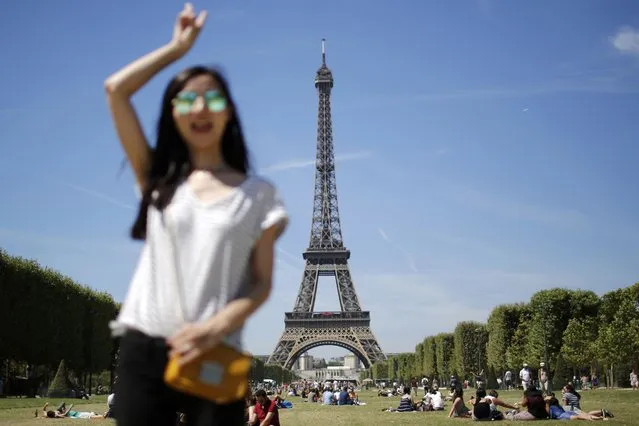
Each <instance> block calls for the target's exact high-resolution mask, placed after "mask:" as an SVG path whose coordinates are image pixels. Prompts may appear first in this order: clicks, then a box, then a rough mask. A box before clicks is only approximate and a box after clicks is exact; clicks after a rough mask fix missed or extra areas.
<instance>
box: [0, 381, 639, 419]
mask: <svg viewBox="0 0 639 426" xmlns="http://www.w3.org/2000/svg"><path fill="white" fill-rule="evenodd" d="M471 392H472V390H469V391H468V392H467V393H466V395H465V397H469V396H470V395H471ZM519 395H520V392H503V393H500V397H503V399H504V400H506V401H508V402H511V403H514V402H516V401H517V400H518V398H519ZM582 395H583V398H582V408H583V409H585V410H597V409H600V408H604V407H605V408H607V409H609V410H610V411H612V412H613V413H614V415H615V418H614V419H611V420H610V421H608V422H607V423H606V424H611V423H614V424H619V425H639V392H633V391H630V390H597V391H595V392H590V391H589V392H583V394H582ZM360 399H361V400H362V401H364V402H366V403H367V405H366V406H354V407H334V406H322V405H320V404H309V403H307V402H302V401H301V400H300V399H299V398H291V399H290V401H291V402H292V403H293V405H294V407H293V409H290V410H281V414H280V416H281V419H282V424H283V425H291V426H311V425H312V426H316V425H318V424H330V425H331V426H340V425H348V426H360V425H361V426H372V425H388V424H396V425H418V424H419V425H423V424H424V423H428V424H429V425H444V424H451V422H455V423H456V422H464V421H468V422H470V420H459V419H455V420H453V419H448V418H447V417H446V415H447V411H446V412H430V413H421V412H420V413H385V412H382V409H383V408H388V407H389V406H391V407H397V404H398V402H399V398H380V397H377V396H376V395H375V394H373V393H372V392H362V393H361V394H360ZM464 399H466V398H464ZM44 402H45V400H43V399H14V398H9V399H0V424H1V425H23V426H29V425H42V424H43V423H44V424H48V423H49V422H51V421H54V420H52V419H43V418H42V417H38V418H35V417H34V412H35V410H38V415H40V410H41V408H42V405H43V404H44ZM60 402H61V401H60V400H57V399H52V400H49V403H50V405H52V406H54V407H55V406H57V405H58V404H59V403H60ZM69 402H70V401H68V400H67V404H69ZM73 402H74V403H75V405H76V407H77V408H78V410H79V411H95V412H98V413H103V412H104V410H105V409H106V396H98V397H96V398H95V400H92V401H90V402H89V401H79V400H77V402H76V401H73ZM79 422H91V423H95V422H97V423H103V424H114V422H112V421H111V420H82V419H69V420H66V419H64V420H62V419H56V420H55V424H60V425H63V424H76V425H77V424H78V423H79ZM509 423H510V422H506V421H504V422H500V424H509ZM544 423H556V422H550V421H546V422H544Z"/></svg>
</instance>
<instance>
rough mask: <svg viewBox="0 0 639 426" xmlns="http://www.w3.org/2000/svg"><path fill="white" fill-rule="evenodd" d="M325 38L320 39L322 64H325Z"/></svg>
mask: <svg viewBox="0 0 639 426" xmlns="http://www.w3.org/2000/svg"><path fill="white" fill-rule="evenodd" d="M325 43H326V39H325V38H323V39H322V65H326V46H325Z"/></svg>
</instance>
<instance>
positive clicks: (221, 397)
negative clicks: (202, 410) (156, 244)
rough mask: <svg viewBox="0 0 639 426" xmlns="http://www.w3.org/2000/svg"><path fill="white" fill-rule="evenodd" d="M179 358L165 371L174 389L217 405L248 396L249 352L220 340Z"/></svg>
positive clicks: (178, 281)
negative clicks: (189, 356)
mask: <svg viewBox="0 0 639 426" xmlns="http://www.w3.org/2000/svg"><path fill="white" fill-rule="evenodd" d="M165 223H166V224H167V230H168V231H169V237H170V240H171V243H172V246H173V247H172V251H173V260H174V265H175V266H174V267H175V282H176V287H177V296H178V297H177V302H178V304H179V305H180V313H181V314H182V320H183V321H184V322H185V323H186V322H187V319H186V318H187V315H186V312H185V309H184V301H183V300H182V291H181V290H182V289H181V287H182V282H181V281H182V280H181V274H180V271H179V262H178V258H177V251H176V244H175V240H174V238H173V237H174V236H173V235H172V234H173V233H172V232H171V231H172V229H171V227H170V226H169V224H168V221H167V222H165ZM224 290H227V289H224ZM179 358H180V357H179V355H175V356H173V357H171V358H169V361H168V363H167V365H166V368H165V370H164V382H165V383H166V384H167V385H168V386H170V387H171V388H173V389H175V390H178V391H180V392H184V393H186V394H190V395H194V396H197V397H200V398H203V399H206V400H209V401H213V402H216V403H218V404H226V403H230V402H234V401H238V400H241V399H243V398H244V397H245V395H246V393H247V391H248V377H249V372H250V370H251V364H252V361H253V359H252V357H251V355H250V354H247V353H244V352H240V351H239V350H237V349H235V348H233V347H231V346H229V345H227V344H225V343H220V344H218V345H217V346H215V347H213V348H211V349H209V350H208V351H207V352H205V353H204V354H202V355H200V356H199V357H197V358H196V359H194V360H193V361H191V362H189V363H187V364H185V365H180V363H179Z"/></svg>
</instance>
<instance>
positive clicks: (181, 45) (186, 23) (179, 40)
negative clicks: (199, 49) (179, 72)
mask: <svg viewBox="0 0 639 426" xmlns="http://www.w3.org/2000/svg"><path fill="white" fill-rule="evenodd" d="M206 15H207V12H206V11H205V10H203V11H201V12H200V13H199V14H198V15H197V16H196V15H195V11H194V10H193V5H192V4H191V3H186V4H185V5H184V9H182V11H181V12H180V14H179V15H178V17H177V19H176V20H175V27H174V28H173V39H172V40H171V45H172V46H173V47H174V48H175V49H176V50H177V51H178V52H180V53H181V54H185V53H186V52H188V51H189V50H190V49H191V47H193V44H194V43H195V40H196V39H197V37H198V35H199V34H200V31H201V30H202V27H203V26H204V22H205V21H206Z"/></svg>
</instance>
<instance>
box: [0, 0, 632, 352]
mask: <svg viewBox="0 0 639 426" xmlns="http://www.w3.org/2000/svg"><path fill="white" fill-rule="evenodd" d="M320 4H321V5H322V8H319V5H320ZM195 6H196V8H201V7H205V8H207V9H208V10H209V12H210V16H209V21H208V23H207V26H206V28H205V30H204V32H203V33H202V35H201V37H200V40H199V41H198V43H197V45H196V47H195V49H194V50H193V51H192V52H191V53H190V54H189V55H188V56H187V57H186V58H184V59H183V60H182V61H181V62H180V63H178V64H176V65H175V66H172V67H170V68H169V69H167V70H166V71H165V72H163V73H162V74H160V75H159V76H158V77H157V78H156V79H154V80H153V81H152V82H151V83H150V84H149V85H148V87H146V88H145V89H144V90H142V91H141V92H140V93H139V95H137V96H136V98H135V103H136V106H137V108H138V111H139V114H140V118H141V120H142V121H143V124H144V126H145V128H146V129H147V130H148V133H149V134H150V135H152V127H153V124H154V120H155V117H156V114H157V112H158V108H159V101H160V94H161V91H162V89H163V87H164V85H165V84H166V82H167V81H168V79H169V77H170V76H171V75H172V74H174V73H175V72H176V71H177V70H179V69H180V68H182V67H185V66H187V65H189V64H194V63H207V64H211V63H212V64H219V65H221V66H222V67H223V69H224V70H225V71H226V73H227V74H228V76H229V78H230V80H231V84H232V89H233V91H234V94H235V96H236V98H237V99H236V100H237V102H238V104H239V107H240V111H241V114H242V118H243V120H244V123H245V127H246V129H245V131H246V133H247V137H248V141H249V144H250V147H251V149H252V153H253V157H254V160H255V163H256V169H257V170H258V172H260V173H262V174H264V175H265V176H267V177H268V178H269V179H271V180H272V181H273V182H274V183H275V184H276V185H277V186H278V188H279V190H280V192H281V194H282V196H283V198H284V199H285V201H286V203H287V206H288V209H289V211H290V215H291V224H290V227H289V229H288V231H287V233H286V234H285V236H284V237H283V238H282V239H281V241H280V243H279V250H280V251H279V258H278V263H277V268H276V272H275V290H274V293H273V295H272V297H271V299H270V301H269V302H268V303H267V305H266V306H265V307H264V308H263V309H262V310H261V311H260V312H259V313H258V314H257V315H256V316H255V317H254V318H253V319H252V320H251V322H250V324H249V326H248V330H247V333H246V344H247V347H248V348H249V349H250V350H252V351H254V352H255V353H258V354H265V353H269V352H270V351H271V350H272V349H273V348H274V345H275V343H276V341H277V339H278V337H279V335H280V333H281V332H282V330H283V327H284V324H283V312H284V311H285V310H290V309H291V308H292V306H293V302H294V298H295V295H296V292H297V289H298V286H299V283H300V279H301V275H302V269H303V261H302V258H301V252H302V251H303V250H304V249H305V247H306V246H307V244H308V237H309V231H310V218H311V209H312V191H313V175H314V171H313V167H312V164H313V157H314V153H315V140H316V134H315V133H316V110H317V95H316V92H315V88H314V87H313V77H314V74H315V71H316V70H317V68H318V66H319V65H320V39H321V38H323V37H325V38H326V39H327V61H328V65H329V67H330V68H331V69H332V71H333V75H334V77H335V87H334V91H333V98H332V101H333V104H332V106H333V130H334V140H335V150H336V153H337V157H338V166H337V182H338V190H339V197H340V213H341V218H342V227H343V234H344V239H345V243H346V245H347V246H348V247H349V248H350V249H351V251H352V258H351V259H352V260H351V270H352V274H353V277H354V281H355V286H356V288H357V291H358V293H359V297H360V300H361V302H362V304H363V306H364V308H365V309H368V310H371V311H372V312H373V314H372V318H373V319H372V326H373V329H374V332H375V333H376V335H377V338H378V339H379V341H380V344H381V345H382V348H383V349H384V350H385V351H387V352H399V351H407V350H412V349H413V348H414V346H415V344H416V343H418V342H419V341H421V339H422V338H423V337H424V336H426V335H429V334H434V333H438V332H442V331H450V330H452V329H453V327H454V326H455V324H456V323H457V322H458V321H461V320H480V321H483V320H485V319H486V317H487V315H488V313H489V312H490V310H491V309H492V308H493V307H494V306H495V305H497V304H500V303H508V302H518V301H525V300H527V299H528V298H529V297H530V295H531V294H532V293H534V292H535V291H537V290H539V289H543V288H548V287H554V286H562V287H568V288H585V289H592V290H594V291H596V292H598V293H603V292H606V291H608V290H611V289H614V288H618V287H622V286H626V285H629V284H632V283H634V282H636V281H637V280H639V262H637V259H638V258H639V219H638V216H637V211H639V201H638V198H637V192H638V189H639V188H638V184H637V182H639V168H637V167H636V161H637V158H639V144H637V142H636V140H637V135H638V134H639V120H637V112H638V111H639V73H638V71H639V4H638V3H637V2H635V1H632V0H606V1H603V0H602V1H594V0H593V1H586V0H583V1H582V0H565V1H561V2H551V1H537V2H526V1H506V0H503V1H497V0H495V1H491V0H446V1H443V0H441V1H434V0H433V1H426V0H411V1H409V0H406V1H397V2H390V1H381V0H380V1H378V2H371V1H364V0H349V1H337V0H326V1H324V2H321V3H317V2H310V1H299V0H298V1H294V0H282V1H279V0H273V1H269V2H263V1H257V0H253V1H243V2H231V1H229V0H226V1H216V2H202V3H195ZM180 8H181V3H179V2H174V1H163V2H157V1H151V0H139V1H126V2H125V1H123V0H119V1H111V2H102V3H94V2H81V1H77V0H66V1H63V2H49V1H45V0H38V1H36V0H28V1H22V2H3V3H0V16H2V17H3V18H2V21H3V22H2V25H0V36H1V38H2V39H3V40H5V43H3V44H2V46H1V47H0V56H1V57H2V58H3V77H4V78H3V79H2V80H0V92H2V93H3V94H4V97H3V100H2V101H0V141H1V142H0V143H1V144H2V154H1V155H0V179H2V181H3V182H4V185H3V187H2V190H1V191H0V205H1V206H2V208H1V209H0V246H2V247H3V248H5V249H7V250H8V251H9V252H10V253H12V254H16V255H20V256H25V257H30V258H35V259H38V261H40V262H41V263H42V264H44V265H48V266H51V267H53V268H56V269H58V270H60V271H62V272H63V273H65V274H67V275H69V276H71V277H73V278H74V279H75V280H77V281H79V282H81V283H84V284H86V285H89V286H91V287H93V288H96V289H100V290H105V291H108V292H110V293H111V294H113V295H114V297H115V298H116V299H117V300H121V299H122V298H123V297H124V294H125V291H126V288H127V286H128V281H129V278H130V275H131V272H132V269H133V267H134V265H135V262H136V260H137V253H138V251H139V247H140V246H139V244H137V243H133V242H131V241H129V240H128V238H127V231H128V228H129V226H130V224H131V221H132V219H133V215H134V210H133V208H134V206H135V205H136V199H135V196H134V193H133V190H132V182H133V180H132V176H131V174H130V172H129V171H128V170H127V171H125V172H124V173H122V174H121V175H118V170H119V166H120V162H121V161H122V158H123V152H122V150H121V148H120V146H119V144H118V142H117V140H116V138H115V135H114V132H113V129H112V126H111V122H110V118H109V115H108V112H107V109H106V105H105V100H104V95H103V90H102V82H103V81H104V79H105V78H106V77H107V76H108V75H109V74H110V73H111V72H113V71H115V70H116V69H118V68H119V67H121V66H123V65H125V64H126V63H128V62H130V61H132V60H134V59H135V58H137V57H138V56H140V55H142V54H144V53H146V52H148V51H150V50H151V49H154V48H156V47H158V46H160V45H161V44H162V43H165V42H167V41H168V40H169V37H170V35H171V30H172V25H173V22H174V18H175V15H176V13H177V12H178V11H179V10H180ZM329 283H330V285H329ZM337 306H338V302H337V298H336V291H335V285H334V283H333V282H330V281H329V282H327V281H326V280H324V279H322V280H321V281H320V289H319V294H318V303H317V310H331V309H336V308H337ZM407 322H410V323H411V324H412V326H411V327H408V328H407V327H406V324H407ZM314 353H317V354H321V355H334V354H341V353H343V351H342V350H341V349H338V348H330V347H329V348H320V349H318V350H316V351H314Z"/></svg>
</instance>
